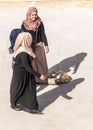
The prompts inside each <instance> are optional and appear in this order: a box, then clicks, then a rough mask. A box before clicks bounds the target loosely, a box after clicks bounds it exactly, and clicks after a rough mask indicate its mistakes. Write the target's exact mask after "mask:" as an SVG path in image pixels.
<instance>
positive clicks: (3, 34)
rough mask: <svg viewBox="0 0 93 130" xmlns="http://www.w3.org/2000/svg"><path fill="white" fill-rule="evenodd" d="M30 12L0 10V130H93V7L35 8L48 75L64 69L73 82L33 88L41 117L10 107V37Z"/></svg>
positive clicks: (17, 8)
mask: <svg viewBox="0 0 93 130" xmlns="http://www.w3.org/2000/svg"><path fill="white" fill-rule="evenodd" d="M29 6H31V5H29ZM29 6H28V7H29ZM28 7H27V6H26V7H23V8H22V7H13V8H1V9H0V21H1V24H0V130H83V129H84V130H93V85H92V84H93V79H92V78H93V49H92V44H93V8H92V7H75V6H73V7H63V6H56V7H52V8H51V7H50V6H37V7H38V10H39V15H40V16H41V18H42V20H43V22H44V24H45V28H46V34H47V37H48V42H49V47H50V52H49V54H47V61H48V66H49V70H51V71H52V70H54V69H55V70H58V69H59V68H60V69H62V70H65V71H66V72H68V73H69V75H70V76H71V77H72V81H71V82H70V83H68V84H65V85H60V86H38V87H37V90H38V92H37V95H38V101H39V104H40V109H41V110H43V113H44V114H43V115H32V114H29V113H26V112H23V111H21V112H16V111H14V110H12V109H11V108H10V101H9V96H10V95H9V89H10V81H11V76H12V68H11V59H12V55H10V54H9V53H8V47H9V45H10V42H9V34H10V31H11V30H12V29H13V28H17V27H20V25H21V23H22V20H23V19H24V18H25V13H26V11H27V8H28Z"/></svg>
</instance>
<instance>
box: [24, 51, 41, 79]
mask: <svg viewBox="0 0 93 130" xmlns="http://www.w3.org/2000/svg"><path fill="white" fill-rule="evenodd" d="M21 60H22V65H23V66H24V67H25V69H26V70H27V71H28V72H30V73H31V74H33V75H34V76H37V77H39V78H40V76H41V74H40V73H38V72H36V71H35V70H33V68H32V67H31V65H30V64H31V62H30V60H29V56H28V54H26V53H24V52H23V53H21Z"/></svg>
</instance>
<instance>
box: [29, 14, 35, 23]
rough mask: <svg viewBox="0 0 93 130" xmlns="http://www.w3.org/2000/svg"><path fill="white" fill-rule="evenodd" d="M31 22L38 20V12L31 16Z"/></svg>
mask: <svg viewBox="0 0 93 130" xmlns="http://www.w3.org/2000/svg"><path fill="white" fill-rule="evenodd" d="M29 19H30V20H31V21H35V20H36V19H37V12H32V13H31V14H30V16H29Z"/></svg>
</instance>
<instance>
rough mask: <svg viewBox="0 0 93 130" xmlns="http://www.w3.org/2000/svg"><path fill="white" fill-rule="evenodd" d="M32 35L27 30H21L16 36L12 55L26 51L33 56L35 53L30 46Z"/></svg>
mask: <svg viewBox="0 0 93 130" xmlns="http://www.w3.org/2000/svg"><path fill="white" fill-rule="evenodd" d="M31 44H32V36H31V34H30V33H28V32H22V33H20V34H19V35H18V36H17V39H16V41H15V46H14V57H16V56H17V55H18V54H19V53H20V52H26V53H28V54H29V55H30V56H32V57H33V58H35V54H34V52H33V50H32V48H31Z"/></svg>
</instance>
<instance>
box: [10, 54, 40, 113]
mask: <svg viewBox="0 0 93 130" xmlns="http://www.w3.org/2000/svg"><path fill="white" fill-rule="evenodd" d="M32 60H33V58H32V57H31V56H30V55H29V54H27V53H26V52H20V53H19V54H18V55H17V56H16V57H15V58H13V75H12V80H11V85H10V102H11V107H12V108H15V107H16V106H17V105H21V106H22V107H23V108H24V110H26V111H28V112H30V110H32V109H36V110H38V107H39V106H38V102H37V96H36V81H35V76H37V77H40V76H41V74H39V73H38V72H36V71H34V70H33V68H32V66H31V62H32Z"/></svg>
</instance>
